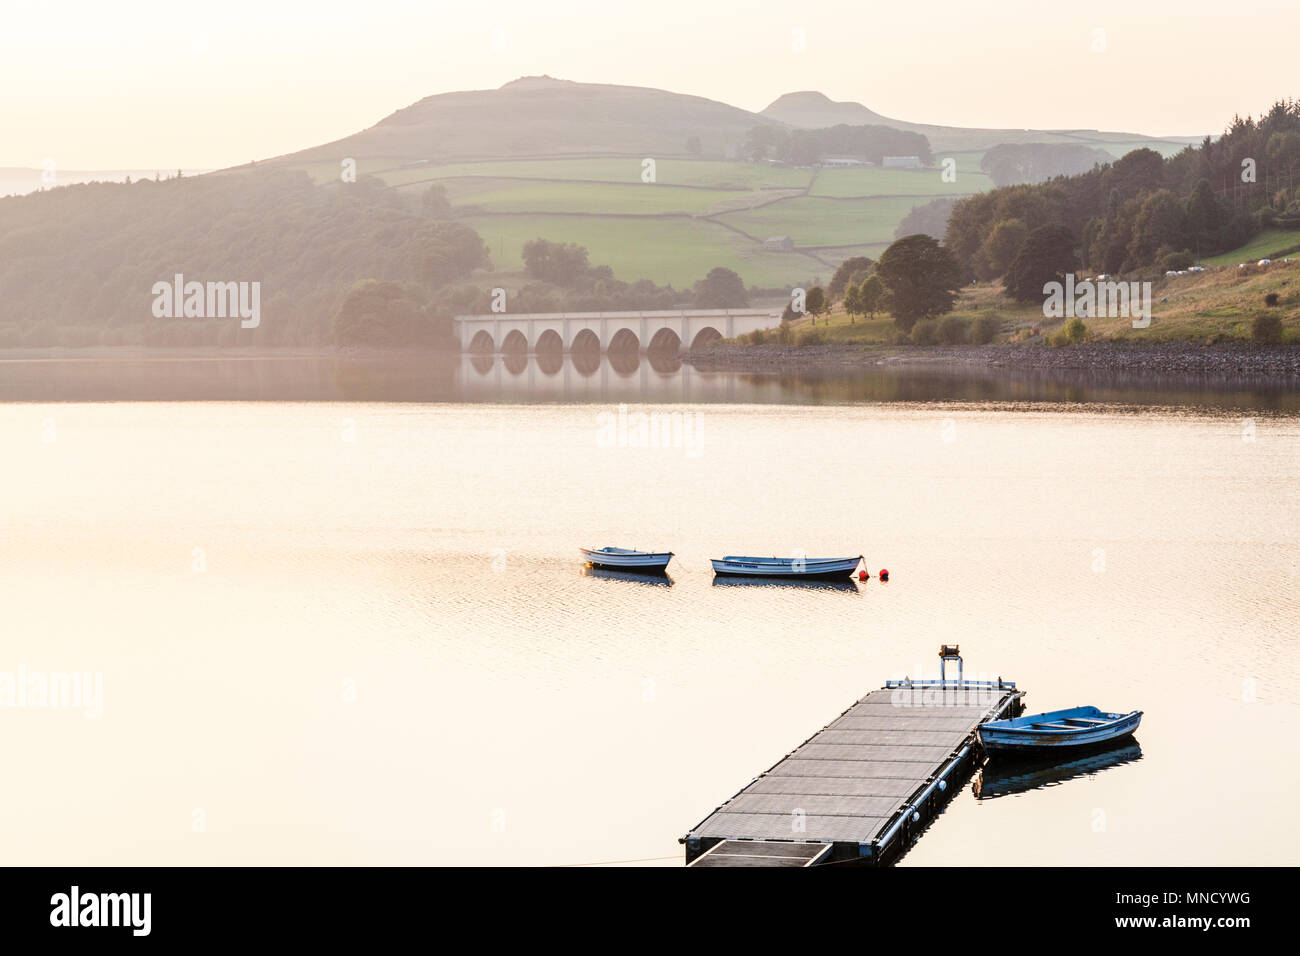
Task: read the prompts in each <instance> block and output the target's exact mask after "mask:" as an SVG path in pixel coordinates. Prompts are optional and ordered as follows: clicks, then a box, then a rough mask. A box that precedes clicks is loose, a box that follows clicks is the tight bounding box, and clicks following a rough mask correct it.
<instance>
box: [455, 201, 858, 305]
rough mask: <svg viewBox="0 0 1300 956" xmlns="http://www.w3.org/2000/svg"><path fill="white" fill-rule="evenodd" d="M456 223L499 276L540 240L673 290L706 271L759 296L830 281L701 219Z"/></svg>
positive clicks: (817, 269) (809, 264)
mask: <svg viewBox="0 0 1300 956" xmlns="http://www.w3.org/2000/svg"><path fill="white" fill-rule="evenodd" d="M464 221H465V223H466V225H468V226H470V227H472V228H473V229H475V230H477V232H478V234H479V235H480V236H482V237H483V241H484V242H486V243H487V245H488V249H489V250H490V251H491V254H492V263H493V265H494V266H495V267H496V269H497V270H501V271H507V272H519V271H522V270H523V267H524V266H523V257H522V253H523V245H524V243H525V242H527V241H528V240H529V239H539V238H540V239H550V240H552V241H558V242H577V243H581V244H582V245H584V246H586V247H587V249H588V250H589V251H590V253H591V261H592V262H593V263H596V264H600V265H608V266H611V267H612V268H613V270H614V274H615V275H616V276H619V277H626V278H628V279H629V280H631V279H637V278H641V277H649V278H653V279H654V280H655V281H656V282H658V283H659V284H661V285H668V284H671V285H672V286H673V287H674V288H678V289H685V288H689V287H690V286H691V285H692V284H694V283H695V282H696V281H697V280H699V279H703V278H704V276H705V274H707V273H708V271H709V269H711V268H713V267H714V266H725V267H727V268H728V269H734V270H735V271H736V272H738V273H739V274H740V275H741V276H743V277H744V278H745V281H746V282H747V283H750V284H754V285H759V286H762V287H764V288H776V287H778V286H783V285H787V284H790V283H796V282H803V281H806V280H807V279H808V278H809V277H811V276H814V275H821V276H823V277H824V278H826V279H829V278H830V271H828V268H827V266H826V265H824V264H822V263H819V262H818V261H817V260H815V259H812V258H810V257H808V256H804V255H800V254H799V253H797V252H796V253H789V252H784V253H783V252H767V251H765V250H764V249H763V248H762V247H761V246H756V245H755V244H754V243H752V242H749V241H747V240H746V239H745V238H744V237H743V236H740V235H738V234H736V233H734V232H732V231H731V230H729V229H726V228H724V227H722V226H720V225H718V224H717V223H716V222H713V221H711V220H708V219H692V218H683V219H614V218H602V217H595V216H513V215H511V216H471V217H469V218H467V219H465V220H464ZM840 258H843V257H840ZM836 261H838V260H836Z"/></svg>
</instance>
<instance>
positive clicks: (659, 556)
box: [578, 548, 673, 574]
mask: <svg viewBox="0 0 1300 956" xmlns="http://www.w3.org/2000/svg"><path fill="white" fill-rule="evenodd" d="M578 550H579V551H581V552H582V553H583V555H584V556H585V557H586V559H587V562H588V563H589V564H590V565H591V566H592V567H593V568H606V569H609V570H614V571H639V572H641V573H642V574H653V573H655V572H661V571H663V570H664V569H665V568H667V567H668V562H669V561H671V560H672V559H673V553H672V552H671V551H634V550H632V549H631V548H579V549H578Z"/></svg>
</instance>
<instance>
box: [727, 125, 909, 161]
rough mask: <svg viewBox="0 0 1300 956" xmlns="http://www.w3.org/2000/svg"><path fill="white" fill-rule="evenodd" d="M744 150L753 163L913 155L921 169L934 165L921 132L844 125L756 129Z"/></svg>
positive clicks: (750, 135)
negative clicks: (841, 157) (833, 157)
mask: <svg viewBox="0 0 1300 956" xmlns="http://www.w3.org/2000/svg"><path fill="white" fill-rule="evenodd" d="M744 150H745V155H746V156H747V157H748V158H749V159H751V160H754V161H756V162H759V161H762V160H769V159H771V160H776V161H778V162H782V163H789V164H790V165H792V166H811V165H813V164H814V163H817V162H820V161H821V160H823V159H825V158H826V157H827V156H853V157H855V158H859V159H864V160H867V161H868V162H872V163H875V164H876V165H880V163H881V162H882V161H883V159H884V157H886V156H916V157H918V158H919V159H920V161H921V165H923V166H929V165H931V164H932V163H933V162H934V156H933V154H932V153H931V152H930V141H929V140H928V139H927V138H926V137H925V136H924V135H923V134H921V133H911V132H907V131H905V130H900V129H894V128H892V127H890V126H848V125H846V124H843V123H841V124H840V125H838V126H829V127H826V128H825V129H787V128H785V127H782V126H755V127H754V128H753V129H751V130H750V131H749V132H748V133H747V134H746V135H745V145H744Z"/></svg>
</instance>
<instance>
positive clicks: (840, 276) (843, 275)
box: [826, 256, 875, 299]
mask: <svg viewBox="0 0 1300 956" xmlns="http://www.w3.org/2000/svg"><path fill="white" fill-rule="evenodd" d="M874 266H875V263H874V262H872V261H871V260H870V259H868V258H867V257H866V256H851V257H849V258H848V259H845V260H844V261H843V262H841V263H840V267H839V268H838V269H836V270H835V275H833V276H831V284H830V285H829V286H827V287H826V292H827V294H828V295H829V296H830V297H831V298H832V299H838V298H839V297H840V296H842V295H844V293H845V292H846V291H848V288H849V284H850V283H852V282H856V281H857V275H858V273H860V272H864V273H867V274H868V275H869V274H870V273H871V270H872V268H873V267H874Z"/></svg>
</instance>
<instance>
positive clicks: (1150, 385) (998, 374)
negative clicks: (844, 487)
mask: <svg viewBox="0 0 1300 956" xmlns="http://www.w3.org/2000/svg"><path fill="white" fill-rule="evenodd" d="M81 351H82V350H75V349H63V350H24V351H11V352H8V353H5V354H4V355H3V356H0V401H18V402H24V401H36V402H48V401H184V400H194V401H373V402H385V401H387V402H462V401H481V402H522V403H533V402H596V401H599V402H628V403H637V402H689V403H704V404H707V403H726V404H801V405H819V404H853V403H877V402H936V401H939V402H978V403H988V402H1016V403H1027V402H1046V403H1102V404H1117V405H1132V406H1143V405H1166V406H1167V405H1184V406H1193V407H1195V406H1199V407H1203V408H1208V409H1216V408H1217V409H1233V410H1239V409H1250V410H1255V411H1281V412H1289V413H1295V412H1300V389H1294V388H1288V387H1287V386H1286V384H1285V383H1279V382H1277V381H1267V380H1255V379H1251V378H1249V377H1240V376H1239V377H1231V376H1222V375H1219V376H1210V375H1206V376H1191V375H1184V376H1168V375H1155V374H1144V373H1139V372H1106V371H1096V370H1082V369H1010V368H989V369H982V368H974V369H941V370H936V369H933V368H928V369H919V368H916V367H910V368H909V367H900V366H873V367H869V368H854V369H835V370H824V371H801V372H797V373H793V372H789V373H782V372H767V373H755V372H711V371H700V370H698V369H696V368H695V367H693V366H692V365H690V364H686V363H683V362H682V360H681V358H680V357H679V356H678V355H676V354H675V353H672V352H651V353H648V354H639V353H637V352H635V351H626V352H614V353H610V354H601V353H600V352H599V350H597V349H589V350H582V349H579V350H576V351H573V352H570V353H568V354H565V353H562V352H560V351H558V350H544V351H542V352H538V353H536V354H529V353H527V352H525V351H522V350H513V351H510V352H507V353H503V354H495V355H493V354H482V353H469V354H465V355H457V354H454V353H445V352H340V353H327V354H320V353H308V354H302V353H294V352H293V351H291V350H287V349H286V350H285V351H284V353H283V354H281V353H278V352H264V353H257V354H241V352H240V350H238V349H223V350H216V351H214V352H213V353H211V354H201V355H199V354H195V353H194V352H184V353H169V352H167V351H165V350H158V354H154V353H150V352H146V351H139V350H137V351H129V352H113V351H111V350H108V351H104V350H100V351H96V352H91V351H90V350H86V354H84V355H83V354H81Z"/></svg>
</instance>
